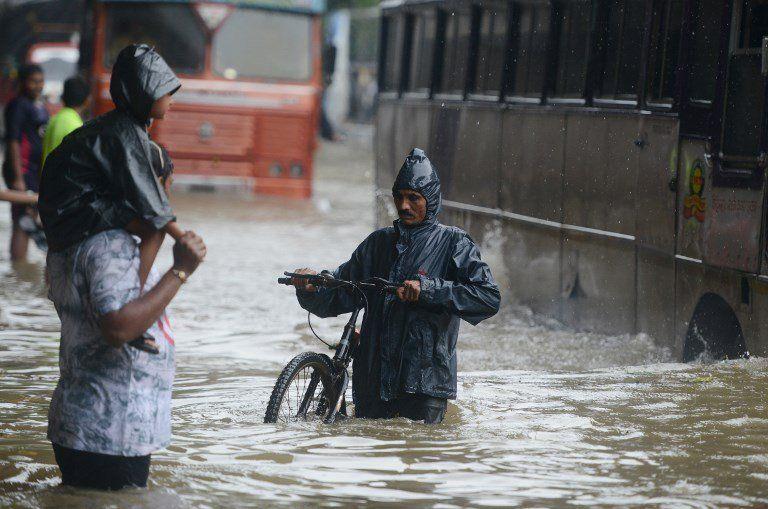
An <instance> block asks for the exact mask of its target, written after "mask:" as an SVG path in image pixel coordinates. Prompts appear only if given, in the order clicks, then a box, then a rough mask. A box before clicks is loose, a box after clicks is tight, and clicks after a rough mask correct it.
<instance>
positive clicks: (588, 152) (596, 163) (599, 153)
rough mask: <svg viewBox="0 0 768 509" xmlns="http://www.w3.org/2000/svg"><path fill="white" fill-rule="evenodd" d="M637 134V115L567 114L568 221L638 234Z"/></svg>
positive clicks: (566, 176)
mask: <svg viewBox="0 0 768 509" xmlns="http://www.w3.org/2000/svg"><path fill="white" fill-rule="evenodd" d="M601 116H602V118H601ZM638 131H639V129H638V119H637V117H636V116H635V115H615V116H614V115H610V114H603V113H601V114H600V116H596V115H594V114H586V115H585V114H569V115H568V117H567V118H566V137H567V138H566V140H567V142H566V154H565V170H564V179H565V180H564V184H565V186H564V187H565V194H564V196H563V209H564V210H563V216H564V221H563V222H564V223H566V224H574V225H579V226H586V227H588V228H595V229H598V230H605V231H608V232H615V233H621V234H625V235H634V234H635V201H634V196H635V191H636V183H637V166H638V162H637V161H638V156H637V150H638V149H637V148H636V147H635V146H634V141H635V139H637V135H638Z"/></svg>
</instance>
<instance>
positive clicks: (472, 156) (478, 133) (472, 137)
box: [443, 107, 501, 208]
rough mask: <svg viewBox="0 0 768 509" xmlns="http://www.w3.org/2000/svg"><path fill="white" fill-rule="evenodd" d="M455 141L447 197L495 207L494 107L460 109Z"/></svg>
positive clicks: (497, 123)
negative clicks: (457, 139)
mask: <svg viewBox="0 0 768 509" xmlns="http://www.w3.org/2000/svg"><path fill="white" fill-rule="evenodd" d="M459 140H461V141H460V143H459V144H458V146H456V147H452V149H453V150H455V154H456V155H455V160H454V168H455V170H456V171H454V172H453V175H452V177H453V178H452V181H451V186H450V188H449V190H448V192H447V193H444V195H443V196H444V197H445V199H447V200H453V201H458V202H461V203H471V204H473V205H479V206H481V207H488V208H498V206H499V185H498V182H499V154H500V152H501V151H500V146H501V111H499V109H498V107H493V108H487V107H471V108H463V109H462V111H461V115H460V117H459Z"/></svg>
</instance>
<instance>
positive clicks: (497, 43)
mask: <svg viewBox="0 0 768 509" xmlns="http://www.w3.org/2000/svg"><path fill="white" fill-rule="evenodd" d="M479 15H480V27H479V28H480V29H479V34H478V35H479V40H478V43H477V55H476V58H475V76H474V80H473V90H472V92H473V93H475V94H478V95H484V96H498V95H499V93H500V92H501V79H502V74H503V71H504V50H505V47H506V44H507V9H506V7H504V6H503V4H500V5H499V6H492V7H484V8H482V9H480V11H479Z"/></svg>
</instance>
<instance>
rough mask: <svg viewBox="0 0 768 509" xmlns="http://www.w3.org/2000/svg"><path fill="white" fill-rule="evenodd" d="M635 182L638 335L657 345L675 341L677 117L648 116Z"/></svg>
mask: <svg viewBox="0 0 768 509" xmlns="http://www.w3.org/2000/svg"><path fill="white" fill-rule="evenodd" d="M641 122H642V123H641V132H640V137H639V140H640V142H641V144H642V148H641V149H640V150H639V173H638V178H637V198H636V210H637V212H636V218H637V235H636V237H637V246H638V251H637V330H638V332H645V333H647V334H649V335H650V336H652V337H653V338H654V339H655V340H656V342H657V344H659V345H663V346H668V347H669V348H670V349H672V348H673V346H674V338H675V331H674V326H675V318H674V317H675V263H674V253H675V193H674V187H673V188H670V183H671V182H674V179H675V178H676V176H677V145H678V126H679V121H678V119H677V118H668V117H651V116H644V117H643V119H642V121H641Z"/></svg>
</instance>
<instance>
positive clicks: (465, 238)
mask: <svg viewBox="0 0 768 509" xmlns="http://www.w3.org/2000/svg"><path fill="white" fill-rule="evenodd" d="M392 194H393V197H394V199H395V205H396V206H397V210H398V215H399V219H398V220H397V221H395V223H394V226H391V227H387V228H382V229H380V230H376V231H375V232H373V233H372V234H371V235H369V236H368V238H367V239H365V240H364V241H363V243H362V244H360V246H358V248H357V249H356V250H355V252H354V253H352V257H351V258H350V260H349V261H348V262H346V263H344V264H343V265H341V266H340V267H339V268H337V269H336V270H335V271H334V273H333V274H334V276H335V277H338V278H342V279H346V280H353V281H360V280H364V279H368V278H371V277H381V278H385V279H389V280H390V281H394V282H398V283H403V287H402V288H401V289H400V290H398V293H397V296H395V295H390V294H380V293H374V292H370V293H369V294H368V295H367V298H368V303H369V307H368V309H367V311H366V313H365V317H364V319H363V324H362V328H361V331H360V336H361V341H360V344H359V346H358V347H357V349H356V351H355V354H354V364H353V378H352V389H353V396H354V403H355V415H356V416H358V417H368V418H390V417H398V416H402V417H407V418H409V419H413V420H419V421H424V422H427V423H438V422H441V421H442V419H443V417H444V415H445V409H446V407H447V400H448V399H454V398H456V385H457V383H456V374H457V365H456V339H457V336H458V333H459V319H463V320H465V321H467V322H469V323H471V324H472V325H477V324H478V323H479V322H481V321H482V320H484V319H486V318H488V317H490V316H493V315H494V314H496V312H497V311H498V309H499V299H500V296H499V289H498V287H497V286H496V283H495V282H494V280H493V276H492V275H491V271H490V269H489V268H488V265H486V264H485V262H483V261H482V260H481V259H480V251H479V250H478V248H477V246H476V245H475V243H474V242H473V241H472V239H471V238H470V237H469V235H467V234H466V233H465V232H464V231H462V230H460V229H459V228H455V227H451V226H445V225H442V224H440V223H438V222H437V214H438V213H439V211H440V203H441V193H440V180H439V178H438V175H437V171H436V170H435V168H434V167H433V166H432V164H431V162H430V161H429V159H428V158H427V155H426V154H425V153H424V152H423V151H422V150H420V149H418V148H416V149H413V151H412V152H411V153H410V155H409V156H408V157H407V158H406V159H405V163H404V164H403V166H402V168H400V173H399V174H398V176H397V179H396V180H395V184H394V186H393V187H392ZM297 272H301V273H310V274H313V273H314V272H313V271H310V270H308V269H300V270H297ZM294 284H295V285H296V286H297V296H298V299H299V303H300V304H301V306H302V307H303V308H304V309H306V310H308V311H310V312H312V313H314V314H315V315H317V316H320V317H327V316H336V315H339V314H343V313H349V312H351V311H352V310H353V309H354V307H355V306H356V305H357V303H356V301H355V299H353V298H352V296H350V295H349V294H348V293H347V292H345V291H344V290H339V289H328V288H323V289H319V290H318V289H316V288H315V287H313V286H311V285H307V286H303V283H302V282H301V280H298V279H297V280H295V281H294Z"/></svg>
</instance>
